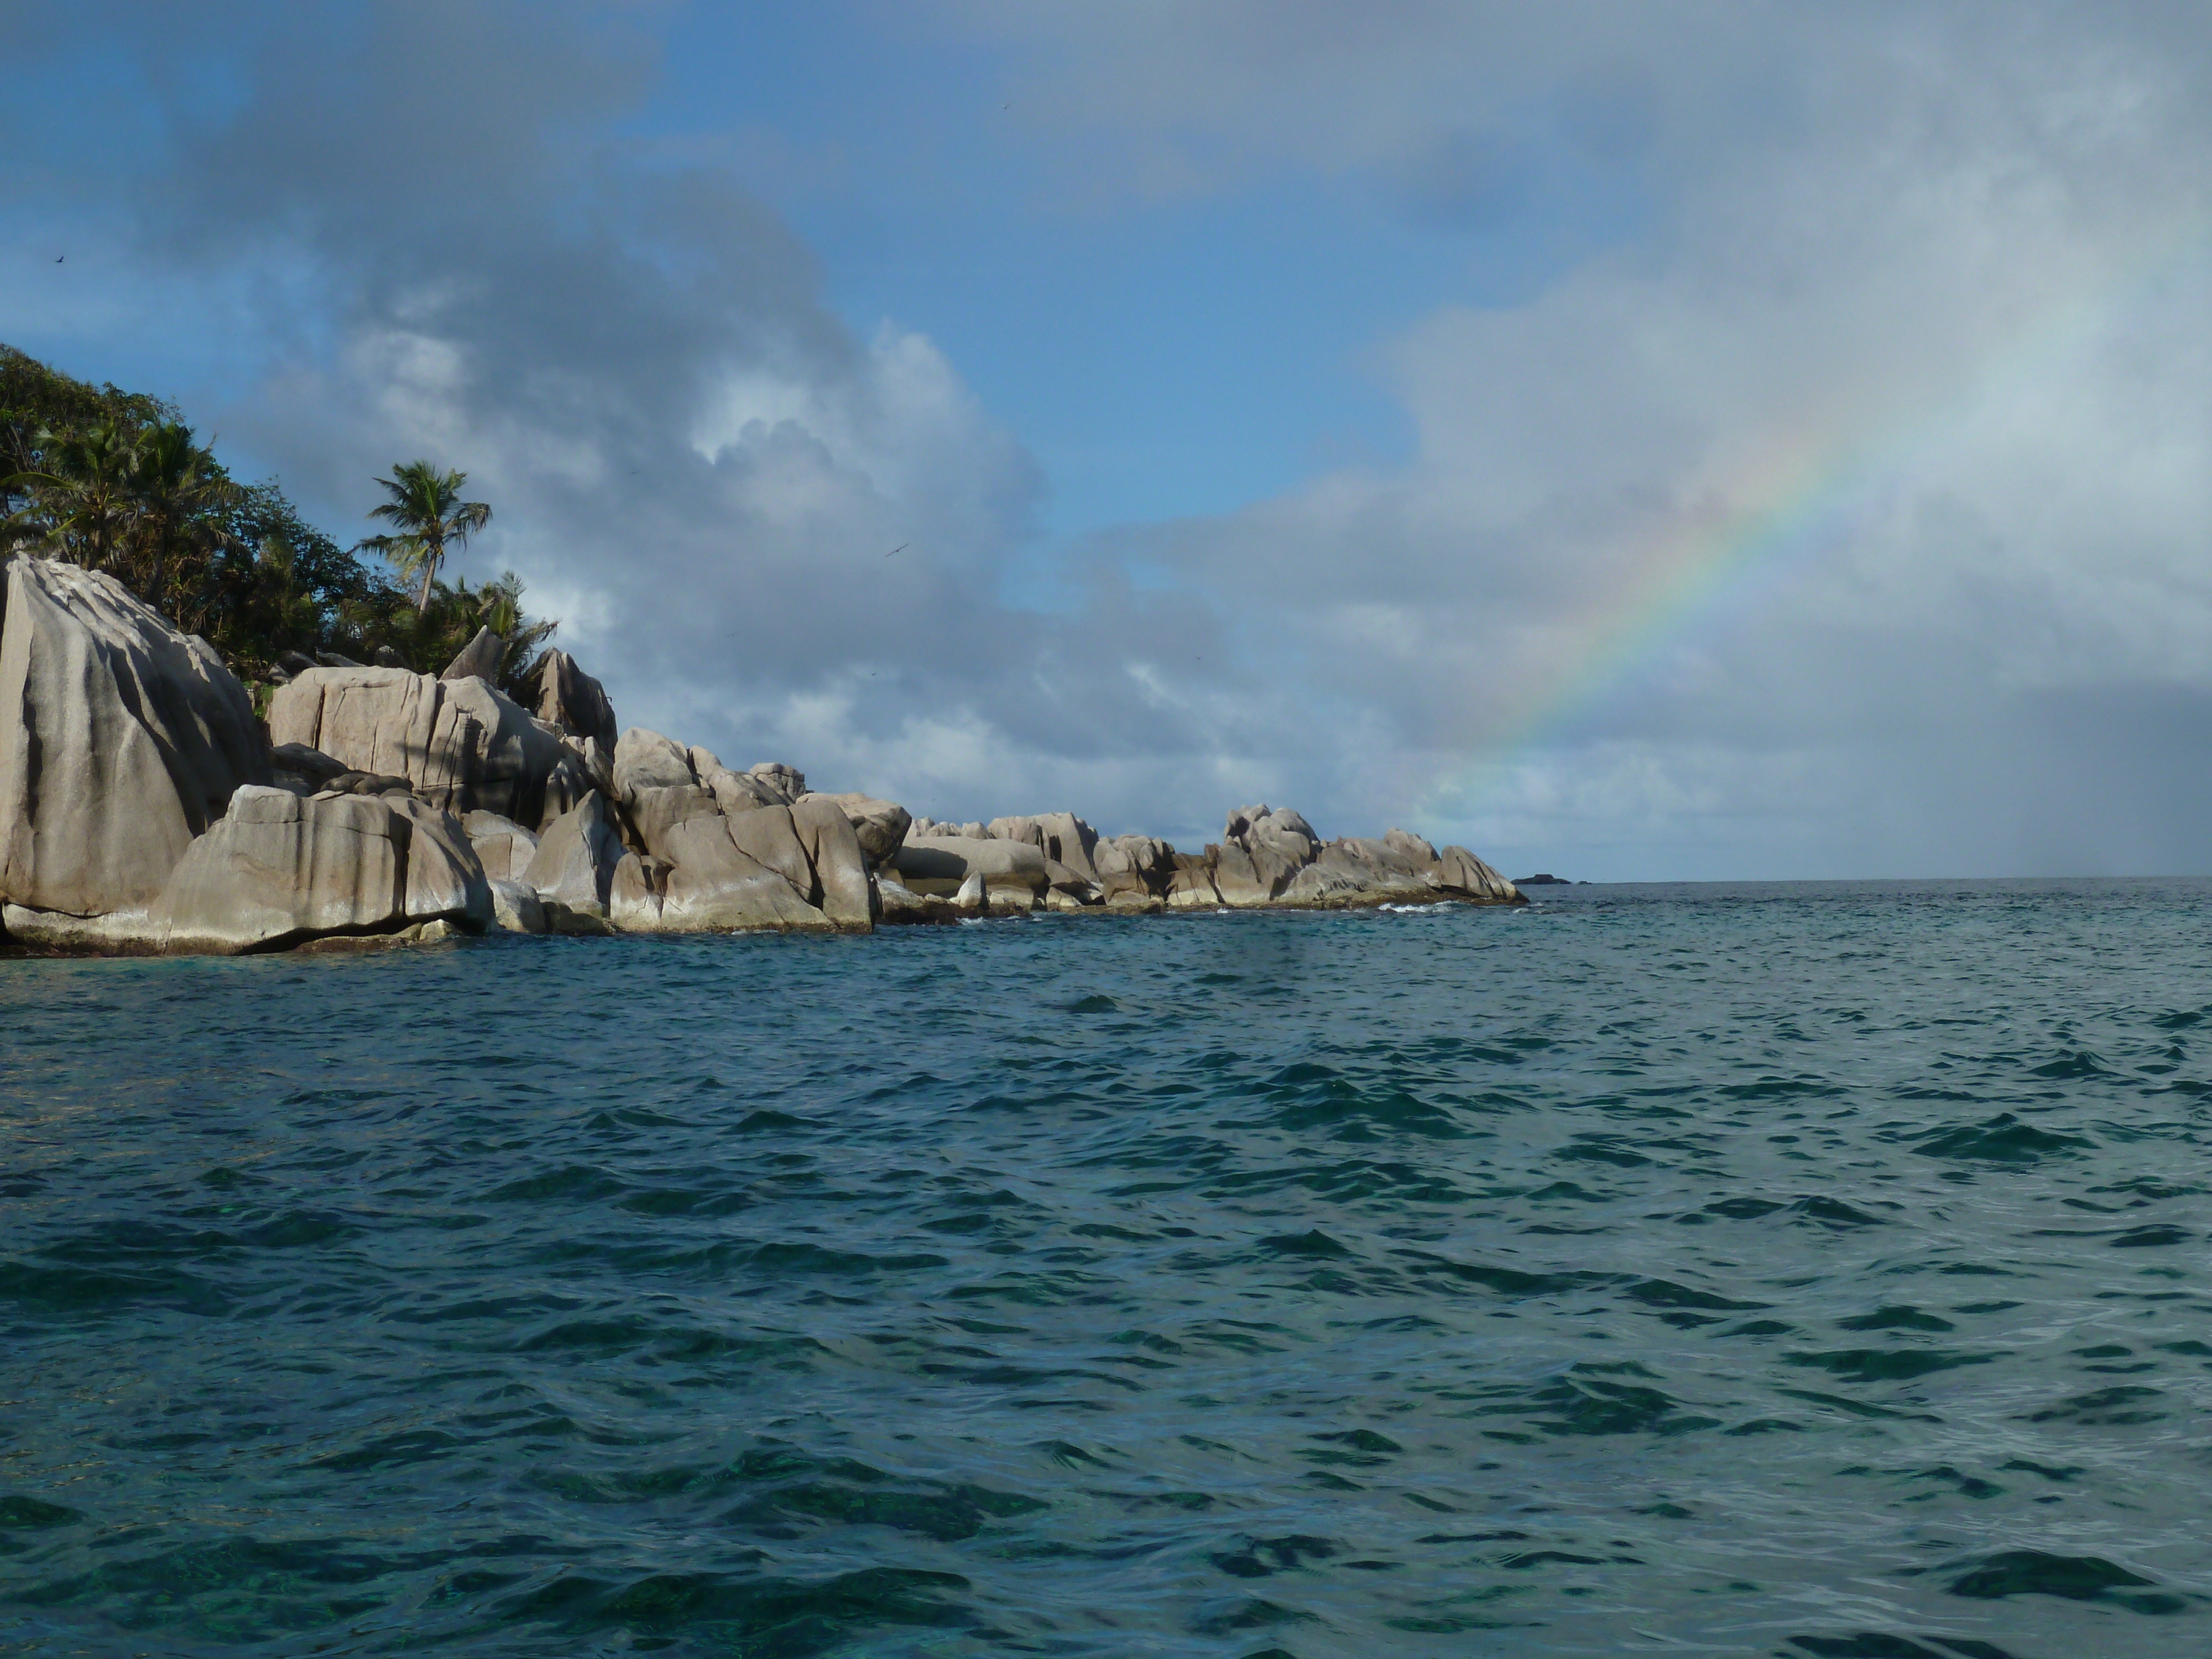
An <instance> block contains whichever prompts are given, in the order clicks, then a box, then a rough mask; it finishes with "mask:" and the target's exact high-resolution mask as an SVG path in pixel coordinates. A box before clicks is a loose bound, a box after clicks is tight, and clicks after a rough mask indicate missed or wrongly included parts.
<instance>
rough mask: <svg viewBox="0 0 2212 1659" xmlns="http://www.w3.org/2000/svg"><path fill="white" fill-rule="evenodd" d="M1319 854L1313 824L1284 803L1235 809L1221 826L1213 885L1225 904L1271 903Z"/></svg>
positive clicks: (1319, 850)
mask: <svg viewBox="0 0 2212 1659" xmlns="http://www.w3.org/2000/svg"><path fill="white" fill-rule="evenodd" d="M1320 852H1321V837H1320V836H1316V835H1315V834H1314V831H1313V826H1312V825H1311V824H1310V823H1307V822H1306V821H1305V819H1304V818H1303V817H1300V816H1299V815H1298V814H1297V813H1296V812H1293V811H1291V810H1289V809H1288V808H1287V807H1282V808H1270V807H1267V806H1265V805H1260V806H1245V807H1240V808H1239V809H1238V810H1237V811H1234V812H1231V814H1230V815H1229V821H1228V823H1226V824H1225V826H1224V827H1223V829H1222V832H1221V842H1220V845H1219V847H1218V848H1217V849H1216V852H1215V856H1214V870H1213V880H1214V884H1215V886H1216V888H1217V889H1218V890H1219V892H1220V894H1221V901H1222V902H1223V903H1225V904H1231V905H1255V904H1268V903H1272V902H1273V901H1274V900H1276V899H1278V898H1280V897H1281V896H1283V894H1284V892H1285V890H1287V889H1288V888H1289V886H1290V884H1291V880H1292V879H1293V878H1295V877H1296V876H1297V873H1298V872H1299V871H1301V870H1303V869H1304V868H1305V867H1306V866H1308V865H1309V864H1311V863H1312V862H1313V861H1314V860H1315V858H1316V857H1317V856H1318V855H1319V854H1320Z"/></svg>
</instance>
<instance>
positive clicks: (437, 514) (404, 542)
mask: <svg viewBox="0 0 2212 1659" xmlns="http://www.w3.org/2000/svg"><path fill="white" fill-rule="evenodd" d="M468 481H469V475H468V474H467V473H465V472H441V471H439V470H438V469H437V468H436V467H435V465H432V464H431V463H430V462H428V461H409V462H407V463H405V464H404V465H398V466H394V467H393V468H392V476H391V477H388V478H379V479H378V480H377V483H380V484H382V485H383V486H384V488H385V490H386V493H387V494H389V495H391V497H392V499H391V500H390V501H386V502H385V503H383V504H382V505H381V506H380V507H372V508H371V509H370V510H369V514H368V516H369V517H370V518H372V519H384V520H389V521H390V522H391V523H392V524H394V525H397V526H398V527H399V532H400V533H399V534H398V535H396V536H371V537H369V538H368V539H367V540H366V541H364V542H362V546H363V547H365V548H367V549H368V550H370V551H371V552H374V553H381V554H382V555H384V556H385V557H386V558H387V559H389V560H391V561H392V563H394V564H396V565H398V567H399V568H400V571H401V573H402V574H413V573H414V572H415V571H416V570H418V569H419V570H420V571H421V572H422V591H421V592H418V593H417V594H416V596H415V614H416V616H418V617H419V616H421V615H422V613H423V612H424V611H428V609H429V608H430V580H431V578H432V577H434V576H435V575H436V574H438V567H439V566H440V565H441V564H442V563H443V562H445V557H446V547H447V543H451V544H453V546H455V547H456V548H459V547H465V546H467V545H468V540H469V538H470V537H471V535H473V534H475V533H476V532H477V531H479V530H482V529H483V527H484V526H486V525H488V524H489V523H490V522H491V508H489V507H486V506H485V505H484V504H483V502H482V501H463V500H462V499H461V489H462V486H463V485H465V484H466V483H468Z"/></svg>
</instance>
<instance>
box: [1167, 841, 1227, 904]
mask: <svg viewBox="0 0 2212 1659" xmlns="http://www.w3.org/2000/svg"><path fill="white" fill-rule="evenodd" d="M1168 856H1169V869H1168V872H1167V886H1166V890H1165V891H1164V892H1163V893H1162V894H1161V897H1162V898H1163V899H1164V900H1165V902H1166V903H1167V908H1169V909H1170V910H1214V909H1218V908H1220V907H1221V904H1222V902H1223V896H1222V892H1221V890H1220V888H1219V887H1218V886H1217V885H1216V884H1215V883H1214V873H1215V871H1214V866H1213V865H1212V864H1211V863H1210V862H1209V861H1208V860H1206V856H1205V855H1204V854H1199V853H1170V854H1169V855H1168Z"/></svg>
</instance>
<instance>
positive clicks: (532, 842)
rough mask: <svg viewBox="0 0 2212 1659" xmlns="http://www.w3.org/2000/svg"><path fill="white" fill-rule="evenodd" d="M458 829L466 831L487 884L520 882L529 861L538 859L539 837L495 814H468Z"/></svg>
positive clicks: (478, 812)
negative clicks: (489, 882) (480, 862)
mask: <svg viewBox="0 0 2212 1659" xmlns="http://www.w3.org/2000/svg"><path fill="white" fill-rule="evenodd" d="M461 828H462V829H465V830H466V831H467V832H468V837H469V842H470V844H471V846H473V847H474V848H476V850H477V859H478V860H480V861H482V863H483V871H484V878H485V879H486V880H487V881H512V882H520V880H521V879H522V875H523V872H525V871H526V870H527V869H529V868H530V860H532V859H533V858H535V857H537V856H538V837H537V836H533V835H532V834H531V833H530V831H528V830H527V829H524V828H523V827H522V826H521V825H520V824H519V823H516V822H515V821H514V820H513V819H512V818H503V817H500V815H499V814H498V813H496V812H483V811H477V812H471V813H469V814H467V815H466V816H465V817H463V818H462V819H461Z"/></svg>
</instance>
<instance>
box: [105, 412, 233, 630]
mask: <svg viewBox="0 0 2212 1659" xmlns="http://www.w3.org/2000/svg"><path fill="white" fill-rule="evenodd" d="M130 489H131V497H132V501H131V506H132V507H133V509H134V516H135V518H136V519H137V524H136V526H134V535H133V539H134V540H135V541H136V542H137V544H138V546H137V552H138V564H139V570H138V572H137V574H138V578H139V592H140V595H141V596H142V597H143V599H146V600H147V602H148V603H149V604H152V605H163V604H165V603H166V602H167V592H168V587H169V584H170V582H171V580H173V578H175V577H177V576H179V575H182V574H185V568H184V567H185V565H186V564H187V563H191V564H201V565H204V563H205V562H206V561H207V559H208V558H209V557H210V556H212V555H213V554H214V553H215V552H216V550H218V549H221V548H224V547H227V546H228V545H230V544H231V542H232V539H233V538H231V536H230V535H229V534H228V532H226V531H225V530H224V528H223V526H222V521H221V514H222V512H223V510H224V509H225V508H227V507H232V506H234V505H236V504H237V502H238V501H239V500H240V497H242V496H243V495H244V494H245V491H243V490H241V489H240V488H239V487H238V486H237V485H236V484H234V483H232V482H231V480H230V477H229V475H228V473H226V472H225V471H223V470H222V463H221V462H220V461H218V460H216V458H215V452H214V451H213V450H210V449H206V448H203V447H201V446H200V444H199V443H198V442H197V440H196V439H195V438H194V436H193V433H192V429H191V428H190V427H188V426H186V425H185V423H184V422H181V421H157V422H155V423H154V424H153V425H151V426H149V427H148V428H146V429H145V430H144V431H143V432H142V433H141V434H139V435H138V441H137V444H136V445H135V446H134V448H133V453H132V455H131V470H130ZM195 555H197V559H195V558H194V556H195Z"/></svg>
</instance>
